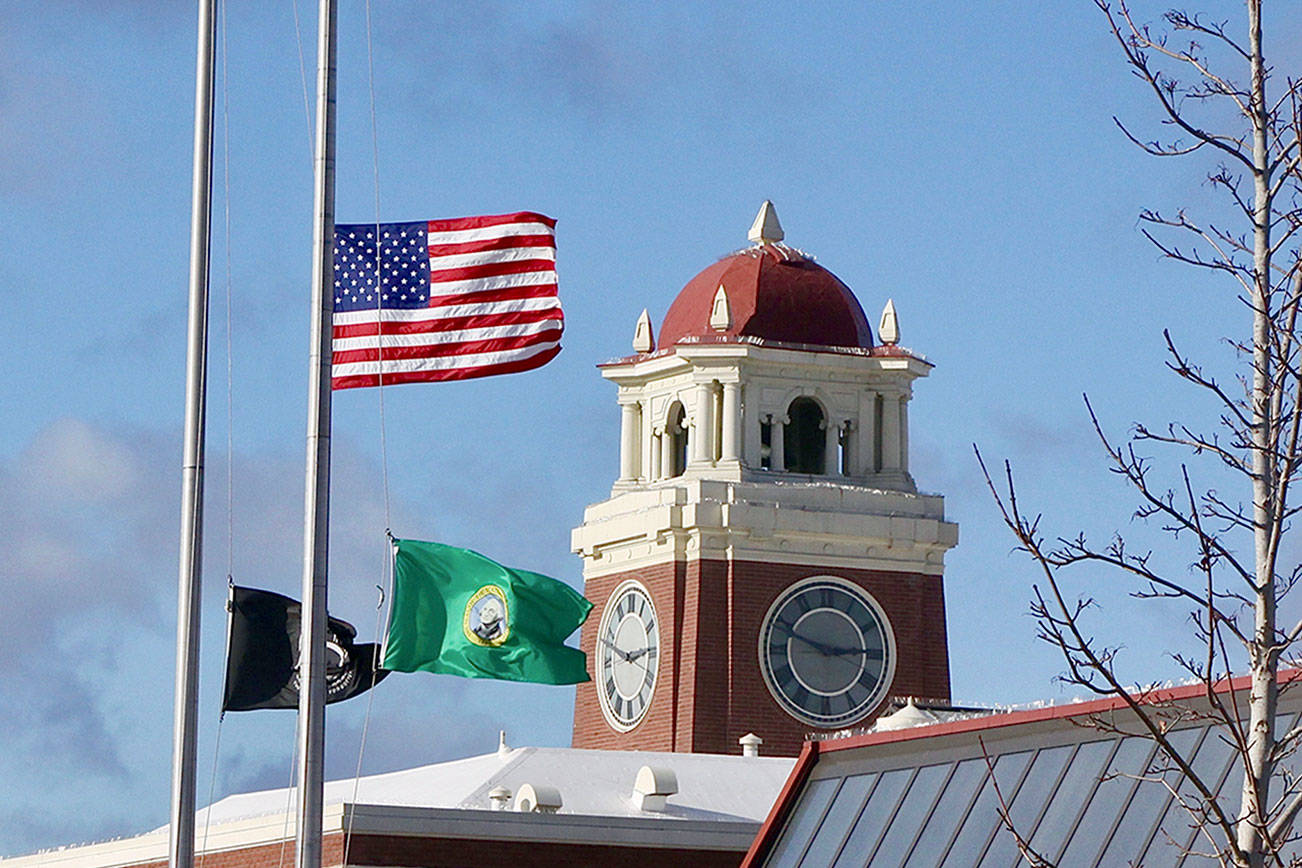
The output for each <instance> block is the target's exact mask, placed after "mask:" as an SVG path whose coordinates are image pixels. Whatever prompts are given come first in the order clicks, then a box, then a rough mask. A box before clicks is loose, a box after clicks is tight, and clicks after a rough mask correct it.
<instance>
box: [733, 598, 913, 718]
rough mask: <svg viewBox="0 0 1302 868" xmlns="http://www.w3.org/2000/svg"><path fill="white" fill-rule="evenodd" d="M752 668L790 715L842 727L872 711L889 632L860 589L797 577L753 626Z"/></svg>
mask: <svg viewBox="0 0 1302 868" xmlns="http://www.w3.org/2000/svg"><path fill="white" fill-rule="evenodd" d="M759 662H760V671H761V672H762V673H763V674H764V682H765V684H767V685H768V688H769V692H770V693H771V694H773V698H774V699H776V700H777V702H778V704H779V705H781V706H782V708H783V710H785V711H786V712H787V713H788V714H790V715H791V716H792V717H795V718H797V719H798V720H801V721H804V722H805V723H809V724H812V725H814V726H819V727H837V726H847V725H849V724H852V723H854V722H855V721H856V720H859V719H860V718H862V717H864V716H865V715H866V714H868V713H869V712H870V711H872V710H873V709H874V708H875V707H876V706H877V704H878V703H880V702H881V700H882V698H883V697H884V696H885V694H886V691H887V689H889V688H890V685H891V680H892V678H893V677H894V675H895V636H894V634H893V633H892V632H891V626H890V622H888V621H887V620H886V613H885V612H883V611H882V608H881V606H879V605H878V604H877V601H876V600H874V599H873V598H872V597H871V596H869V595H868V593H867V592H866V591H864V590H863V589H862V588H860V587H859V586H857V585H854V584H852V583H850V582H847V581H845V580H843V579H837V578H833V577H831V576H818V577H815V578H811V579H805V580H803V581H800V582H797V583H796V584H794V585H792V586H791V587H789V588H787V589H786V590H785V591H783V592H782V593H781V594H780V595H778V598H777V600H775V601H774V602H773V605H772V607H771V608H770V609H769V612H768V614H767V615H766V616H765V618H764V622H763V625H762V626H761V627H760V635H759Z"/></svg>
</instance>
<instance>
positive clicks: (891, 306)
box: [877, 298, 900, 346]
mask: <svg viewBox="0 0 1302 868" xmlns="http://www.w3.org/2000/svg"><path fill="white" fill-rule="evenodd" d="M877 337H879V338H881V339H882V343H884V344H886V345H887V346H894V345H895V344H897V343H899V342H900V320H899V318H898V317H897V316H896V315H895V299H892V298H888V299H887V300H886V307H884V308H882V321H881V323H880V324H878V326H877Z"/></svg>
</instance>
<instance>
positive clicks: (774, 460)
mask: <svg viewBox="0 0 1302 868" xmlns="http://www.w3.org/2000/svg"><path fill="white" fill-rule="evenodd" d="M786 424H787V417H786V416H777V415H775V416H774V417H773V421H772V422H770V423H769V466H770V467H771V468H773V469H774V470H786V469H787V457H786V456H787V453H786V443H785V442H784V431H783V428H784V426H785V425H786Z"/></svg>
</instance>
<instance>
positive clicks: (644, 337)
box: [633, 308, 656, 353]
mask: <svg viewBox="0 0 1302 868" xmlns="http://www.w3.org/2000/svg"><path fill="white" fill-rule="evenodd" d="M655 345H656V340H655V336H654V335H652V334H651V315H650V314H648V313H647V312H646V308H642V315H641V316H639V317H638V318H637V325H636V326H635V327H634V328H633V352H635V353H649V352H651V350H653V349H655Z"/></svg>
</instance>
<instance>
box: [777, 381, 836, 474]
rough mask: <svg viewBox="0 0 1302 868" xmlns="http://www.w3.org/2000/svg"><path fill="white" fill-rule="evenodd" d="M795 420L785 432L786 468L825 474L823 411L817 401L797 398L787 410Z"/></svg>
mask: <svg viewBox="0 0 1302 868" xmlns="http://www.w3.org/2000/svg"><path fill="white" fill-rule="evenodd" d="M787 418H789V419H790V420H791V422H790V423H789V424H787V425H786V426H784V429H783V432H782V452H783V456H784V458H785V463H786V469H787V470H789V471H791V472H792V473H823V472H824V467H825V464H824V458H825V453H826V452H827V438H826V436H825V435H824V433H823V432H824V430H825V429H826V427H827V420H826V418H825V417H824V416H823V408H822V407H820V406H819V405H818V402H817V401H815V400H814V399H813V398H797V399H796V400H794V401H792V402H791V407H790V408H789V409H788V410H787Z"/></svg>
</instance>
